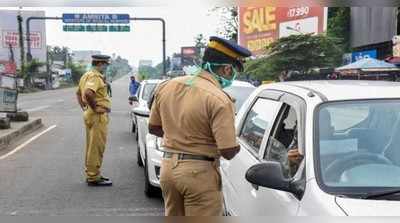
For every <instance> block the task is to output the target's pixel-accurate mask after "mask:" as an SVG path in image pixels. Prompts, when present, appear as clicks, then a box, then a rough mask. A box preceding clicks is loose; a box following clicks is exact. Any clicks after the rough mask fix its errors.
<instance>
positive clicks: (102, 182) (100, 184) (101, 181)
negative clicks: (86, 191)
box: [87, 177, 112, 187]
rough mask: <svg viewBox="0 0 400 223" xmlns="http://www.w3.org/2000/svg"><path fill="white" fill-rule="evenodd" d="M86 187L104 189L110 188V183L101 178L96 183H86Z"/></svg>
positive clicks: (108, 180)
mask: <svg viewBox="0 0 400 223" xmlns="http://www.w3.org/2000/svg"><path fill="white" fill-rule="evenodd" d="M87 185H88V186H90V187H106V186H112V181H111V180H110V179H107V178H103V177H102V178H100V179H98V180H96V181H87Z"/></svg>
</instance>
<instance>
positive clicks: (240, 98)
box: [224, 86, 255, 112]
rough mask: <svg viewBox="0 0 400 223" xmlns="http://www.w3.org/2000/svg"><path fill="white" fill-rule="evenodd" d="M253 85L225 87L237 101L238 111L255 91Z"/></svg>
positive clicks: (236, 107)
mask: <svg viewBox="0 0 400 223" xmlns="http://www.w3.org/2000/svg"><path fill="white" fill-rule="evenodd" d="M254 89H255V88H253V87H244V86H231V87H228V88H225V89H224V91H225V92H226V93H228V94H229V95H230V96H231V97H232V98H234V99H235V100H236V101H235V109H236V112H237V111H239V109H240V108H241V107H242V105H243V103H244V101H246V99H247V98H248V97H249V95H250V94H251V93H252V92H253V91H254Z"/></svg>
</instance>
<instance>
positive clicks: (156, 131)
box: [149, 124, 164, 137]
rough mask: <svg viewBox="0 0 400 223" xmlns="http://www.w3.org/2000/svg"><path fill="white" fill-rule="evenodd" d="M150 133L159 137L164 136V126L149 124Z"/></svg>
mask: <svg viewBox="0 0 400 223" xmlns="http://www.w3.org/2000/svg"><path fill="white" fill-rule="evenodd" d="M149 133H150V134H153V135H155V136H158V137H163V136H164V131H163V129H162V126H156V125H151V124H149Z"/></svg>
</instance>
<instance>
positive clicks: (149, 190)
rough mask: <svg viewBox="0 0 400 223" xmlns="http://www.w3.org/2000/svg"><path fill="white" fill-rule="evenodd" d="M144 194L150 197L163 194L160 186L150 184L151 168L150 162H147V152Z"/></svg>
mask: <svg viewBox="0 0 400 223" xmlns="http://www.w3.org/2000/svg"><path fill="white" fill-rule="evenodd" d="M144 163H145V165H144V168H143V169H144V177H145V180H144V194H145V195H146V196H147V197H149V198H153V197H160V196H161V189H160V188H158V187H155V186H153V185H151V184H150V180H149V170H148V163H147V154H146V156H145V158H144Z"/></svg>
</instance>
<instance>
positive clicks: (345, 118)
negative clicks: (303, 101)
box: [315, 100, 400, 193]
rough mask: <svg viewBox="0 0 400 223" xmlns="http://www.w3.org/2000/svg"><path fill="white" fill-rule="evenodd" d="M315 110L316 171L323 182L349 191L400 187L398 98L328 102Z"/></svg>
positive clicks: (326, 185)
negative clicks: (317, 170)
mask: <svg viewBox="0 0 400 223" xmlns="http://www.w3.org/2000/svg"><path fill="white" fill-rule="evenodd" d="M317 114H318V115H317V116H316V122H317V125H316V131H315V136H316V138H317V140H316V141H315V142H316V148H318V149H317V154H318V156H317V157H318V158H317V159H318V160H317V161H318V164H319V165H318V169H319V174H318V175H319V178H320V179H319V181H320V182H322V183H323V185H324V186H325V187H327V188H330V189H335V188H336V189H338V188H340V190H341V191H345V192H348V193H362V192H366V190H368V191H370V190H371V189H372V190H374V189H376V188H378V189H379V188H386V187H390V188H392V187H400V148H399V145H400V100H366V101H347V102H335V103H327V104H325V105H322V106H321V107H320V108H319V110H318V112H317ZM380 190H381V189H380Z"/></svg>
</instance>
